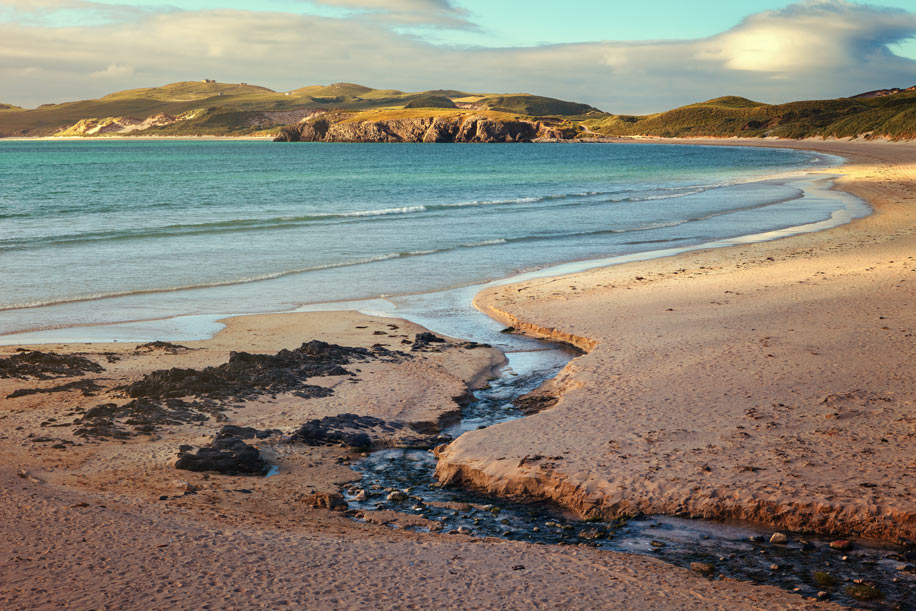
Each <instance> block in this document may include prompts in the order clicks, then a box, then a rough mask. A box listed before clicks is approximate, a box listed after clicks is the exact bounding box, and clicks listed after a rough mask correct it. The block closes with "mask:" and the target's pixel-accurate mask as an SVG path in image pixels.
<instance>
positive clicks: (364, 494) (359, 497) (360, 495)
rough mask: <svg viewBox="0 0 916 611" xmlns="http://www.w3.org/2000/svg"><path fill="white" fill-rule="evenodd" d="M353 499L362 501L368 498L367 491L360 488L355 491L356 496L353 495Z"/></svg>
mask: <svg viewBox="0 0 916 611" xmlns="http://www.w3.org/2000/svg"><path fill="white" fill-rule="evenodd" d="M353 499H354V500H356V501H359V502H360V503H361V502H363V501H366V500H369V493H368V492H366V491H365V490H360V491H359V492H357V493H356V496H354V497H353Z"/></svg>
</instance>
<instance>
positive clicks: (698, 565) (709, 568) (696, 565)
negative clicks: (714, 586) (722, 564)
mask: <svg viewBox="0 0 916 611" xmlns="http://www.w3.org/2000/svg"><path fill="white" fill-rule="evenodd" d="M690 570H691V571H694V572H695V573H700V574H701V575H711V574H712V572H713V571H714V570H715V567H714V566H713V565H711V564H710V563H708V562H691V563H690Z"/></svg>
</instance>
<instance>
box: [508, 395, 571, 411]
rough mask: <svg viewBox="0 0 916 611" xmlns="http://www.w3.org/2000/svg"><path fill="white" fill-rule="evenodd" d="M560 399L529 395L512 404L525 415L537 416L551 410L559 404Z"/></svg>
mask: <svg viewBox="0 0 916 611" xmlns="http://www.w3.org/2000/svg"><path fill="white" fill-rule="evenodd" d="M559 400H560V399H559V397H554V396H553V395H537V394H529V395H524V396H521V397H519V398H518V399H515V400H514V401H513V402H512V405H514V406H515V407H517V408H518V409H519V411H521V412H522V413H523V414H527V415H531V414H536V413H538V412H540V411H544V410H545V409H549V408H551V407H553V406H554V405H556V404H557V401H559Z"/></svg>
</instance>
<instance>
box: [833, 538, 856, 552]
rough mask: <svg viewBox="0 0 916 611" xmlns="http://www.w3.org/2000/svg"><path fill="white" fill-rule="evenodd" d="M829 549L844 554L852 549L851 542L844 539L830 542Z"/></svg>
mask: <svg viewBox="0 0 916 611" xmlns="http://www.w3.org/2000/svg"><path fill="white" fill-rule="evenodd" d="M830 548H831V549H835V550H839V551H841V552H845V551H846V550H848V549H852V541H847V540H845V539H837V540H836V541H831V542H830Z"/></svg>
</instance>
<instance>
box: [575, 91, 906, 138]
mask: <svg viewBox="0 0 916 611" xmlns="http://www.w3.org/2000/svg"><path fill="white" fill-rule="evenodd" d="M583 124H584V126H585V127H587V128H588V129H590V130H591V131H593V132H595V133H597V134H601V135H605V136H637V135H639V136H661V137H672V138H673V137H699V136H717V137H731V136H742V137H778V138H807V137H816V136H820V137H827V138H830V137H834V138H843V137H855V136H872V137H888V138H893V139H912V138H916V91H903V92H900V93H897V94H893V95H885V96H881V97H873V98H839V99H835V100H812V101H804V102H790V103H787V104H763V103H760V102H754V101H752V100H748V99H745V98H740V97H734V96H729V97H723V98H716V99H713V100H708V101H706V102H702V103H699V104H691V105H689V106H683V107H681V108H676V109H674V110H669V111H667V112H662V113H658V114H653V115H646V116H632V115H610V116H607V117H603V118H600V119H598V118H596V119H592V120H587V121H585V122H584V123H583Z"/></svg>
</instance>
